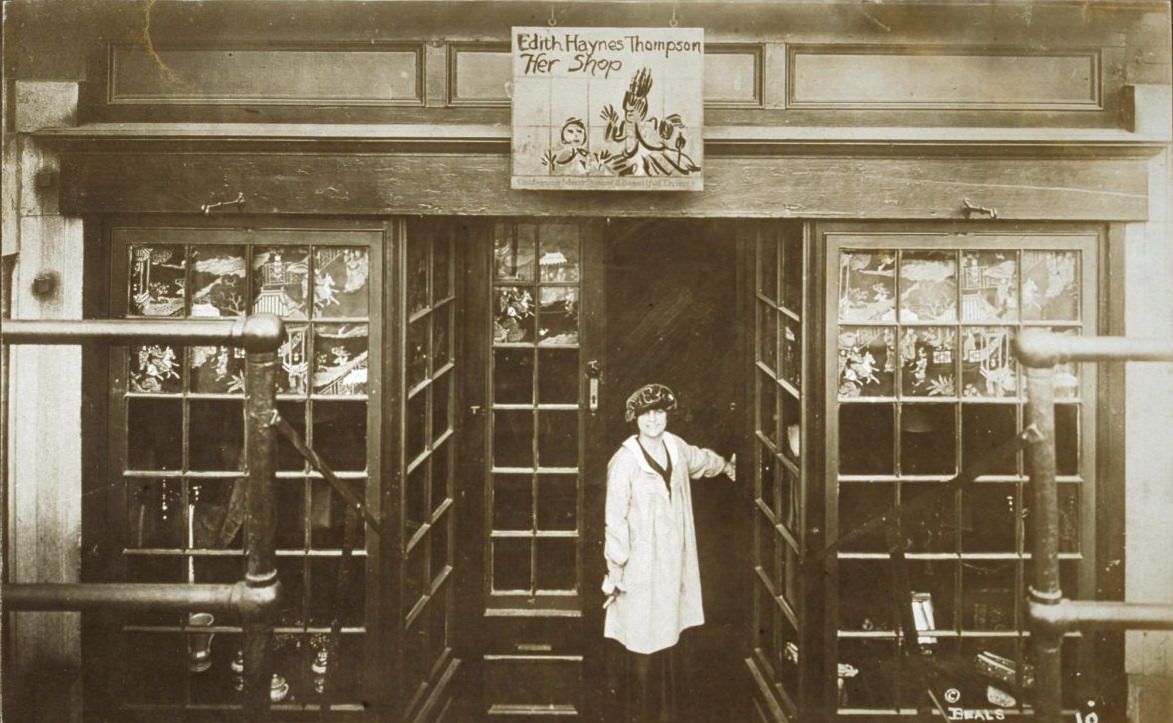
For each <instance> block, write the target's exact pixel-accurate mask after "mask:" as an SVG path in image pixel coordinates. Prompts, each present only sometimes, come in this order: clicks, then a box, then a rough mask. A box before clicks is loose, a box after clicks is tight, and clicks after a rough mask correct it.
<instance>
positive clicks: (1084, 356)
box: [1014, 329, 1173, 369]
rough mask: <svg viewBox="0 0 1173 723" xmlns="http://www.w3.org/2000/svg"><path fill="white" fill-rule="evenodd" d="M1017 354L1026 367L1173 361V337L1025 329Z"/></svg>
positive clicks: (1018, 340)
mask: <svg viewBox="0 0 1173 723" xmlns="http://www.w3.org/2000/svg"><path fill="white" fill-rule="evenodd" d="M1014 353H1015V355H1016V356H1017V357H1018V360H1019V361H1020V362H1022V363H1023V364H1024V365H1025V366H1028V367H1033V368H1036V369H1041V368H1043V367H1053V366H1055V365H1056V364H1062V363H1064V362H1069V361H1088V362H1095V361H1173V339H1132V338H1129V337H1124V336H1072V335H1070V334H1055V333H1053V332H1050V331H1047V330H1045V329H1023V330H1022V333H1020V334H1018V335H1017V336H1015V338H1014Z"/></svg>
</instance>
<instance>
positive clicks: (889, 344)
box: [838, 326, 898, 399]
mask: <svg viewBox="0 0 1173 723" xmlns="http://www.w3.org/2000/svg"><path fill="white" fill-rule="evenodd" d="M838 343H839V365H838V366H839V398H840V399H847V398H852V397H890V396H894V395H895V394H896V365H897V363H898V360H897V357H896V329H895V328H893V327H887V326H881V327H872V326H845V327H840V329H839V341H838Z"/></svg>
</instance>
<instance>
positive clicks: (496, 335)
mask: <svg viewBox="0 0 1173 723" xmlns="http://www.w3.org/2000/svg"><path fill="white" fill-rule="evenodd" d="M496 294H497V305H496V309H495V311H494V317H493V341H494V342H496V343H498V344H501V343H510V344H512V343H517V342H533V340H534V324H536V323H537V322H536V320H535V315H534V296H533V292H532V291H531V290H530V289H528V288H525V287H521V286H501V287H498V288H497V290H496Z"/></svg>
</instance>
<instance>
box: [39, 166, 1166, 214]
mask: <svg viewBox="0 0 1173 723" xmlns="http://www.w3.org/2000/svg"><path fill="white" fill-rule="evenodd" d="M1145 168H1146V162H1145V161H1144V160H1142V159H1116V160H1087V159H1081V160H1068V159H1050V160H1041V159H1025V158H1024V159H1005V158H970V159H955V158H900V159H891V158H847V157H843V158H837V157H828V158H807V157H802V158H799V157H796V158H731V157H722V158H713V159H711V160H710V161H709V163H708V167H707V169H706V178H705V190H704V191H701V192H648V193H624V194H616V193H608V192H605V191H595V192H573V191H550V192H535V191H519V190H513V189H510V188H509V159H508V158H507V157H504V156H488V155H480V154H452V155H445V156H441V155H423V154H420V155H342V154H306V155H302V154H271V155H255V154H235V153H234V154H180V155H176V154H169V153H158V154H105V153H99V154H89V153H85V154H75V155H74V154H69V155H66V156H64V158H63V159H62V173H61V178H62V189H61V208H62V212H63V213H66V214H71V215H76V214H85V213H96V212H111V211H125V212H151V213H166V212H181V213H195V212H198V211H199V210H200V209H201V207H202V206H204V205H205V204H208V203H210V202H216V201H223V200H226V199H231V198H234V197H235V196H236V195H237V194H238V193H243V194H244V196H245V208H246V210H247V211H248V212H250V213H254V212H255V213H282V214H283V213H291V214H298V215H302V214H326V215H333V214H345V215H368V214H373V215H388V214H407V215H417V214H422V215H440V214H448V215H509V214H522V215H527V216H541V217H549V216H563V217H565V216H570V217H574V216H580V217H581V216H614V217H629V216H630V217H647V216H677V217H705V216H709V217H759V218H760V217H808V218H809V217H826V218H830V217H834V218H845V217H846V218H860V219H879V220H883V219H895V218H904V219H946V220H947V219H956V220H960V219H962V217H963V216H964V214H963V210H962V209H963V203H962V201H963V199H965V198H968V199H970V200H971V201H972V202H973V203H975V204H977V205H979V206H985V207H993V208H996V209H997V210H998V213H999V218H1003V219H1007V220H1016V219H1017V220H1025V219H1055V220H1095V221H1100V222H1103V221H1116V220H1125V221H1126V220H1143V219H1145V218H1146V217H1147V214H1148V182H1147V172H1146V171H1145ZM1056 178H1061V179H1063V184H1062V186H1055V185H1054V184H1055V179H1056ZM235 214H236V212H235V211H227V212H222V213H219V214H218V215H217V216H216V218H220V217H228V218H235Z"/></svg>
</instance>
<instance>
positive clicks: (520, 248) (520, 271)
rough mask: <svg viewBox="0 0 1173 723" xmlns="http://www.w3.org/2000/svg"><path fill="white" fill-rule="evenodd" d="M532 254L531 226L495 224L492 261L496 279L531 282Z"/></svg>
mask: <svg viewBox="0 0 1173 723" xmlns="http://www.w3.org/2000/svg"><path fill="white" fill-rule="evenodd" d="M534 254H535V238H534V226H533V224H526V223H523V224H517V225H516V226H514V225H513V224H504V223H502V224H497V226H496V228H495V233H494V236H493V259H494V267H495V268H496V277H497V279H499V280H503V281H533V279H534V258H535V257H534Z"/></svg>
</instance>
